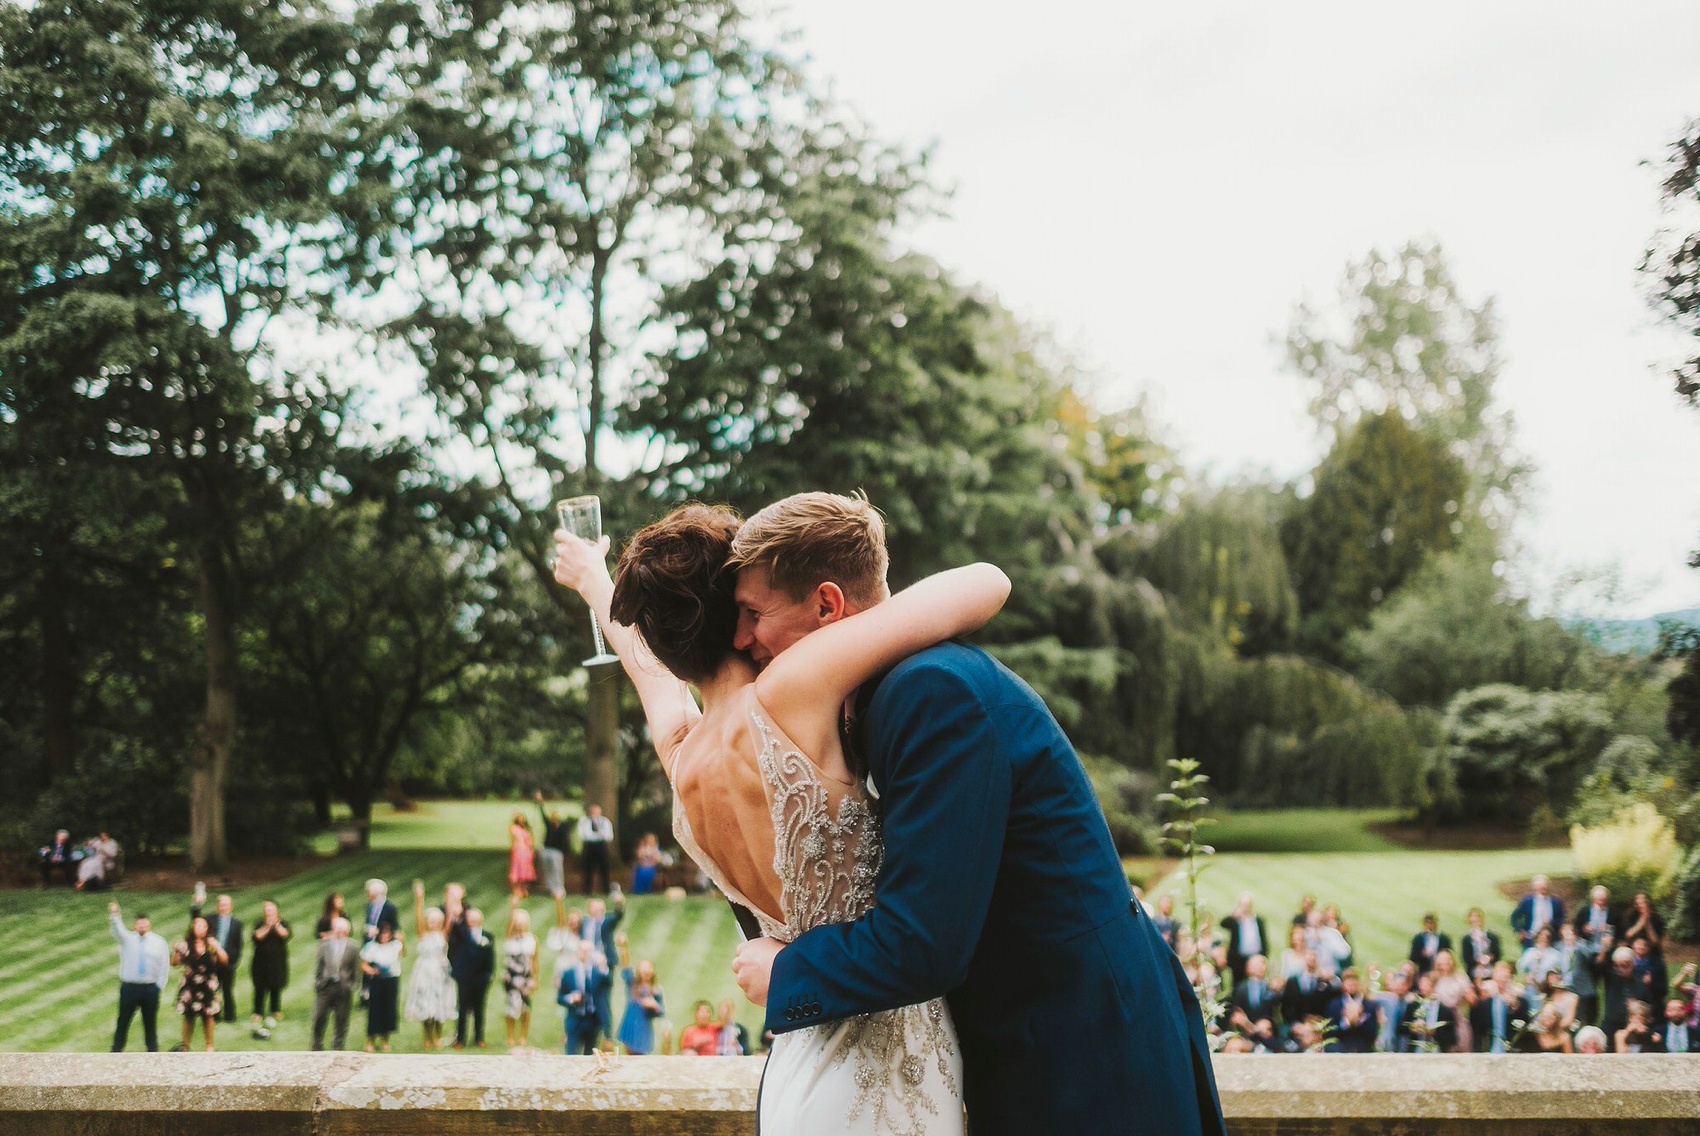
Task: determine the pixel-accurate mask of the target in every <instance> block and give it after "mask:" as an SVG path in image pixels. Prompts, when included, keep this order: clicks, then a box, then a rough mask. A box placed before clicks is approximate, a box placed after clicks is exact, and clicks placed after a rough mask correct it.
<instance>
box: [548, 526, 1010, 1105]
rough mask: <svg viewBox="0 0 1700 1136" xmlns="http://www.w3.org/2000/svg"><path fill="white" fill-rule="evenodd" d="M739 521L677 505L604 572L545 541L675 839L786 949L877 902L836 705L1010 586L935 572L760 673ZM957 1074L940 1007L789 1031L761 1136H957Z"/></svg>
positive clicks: (989, 569)
mask: <svg viewBox="0 0 1700 1136" xmlns="http://www.w3.org/2000/svg"><path fill="white" fill-rule="evenodd" d="M738 528H739V521H738V518H737V517H736V515H734V514H733V513H732V512H731V511H730V510H727V509H724V508H717V507H710V506H704V505H687V506H685V507H683V508H680V509H677V510H675V511H674V512H673V513H671V514H669V515H668V516H667V517H665V518H663V519H662V520H660V521H657V522H656V523H654V524H652V525H650V526H649V527H647V528H645V529H643V530H642V531H640V532H639V533H638V534H637V535H636V536H635V537H634V538H633V539H632V542H631V544H630V545H628V546H627V548H626V550H625V552H624V553H623V554H622V555H621V557H620V561H619V565H618V567H617V569H616V572H615V575H614V576H613V577H610V576H609V574H608V568H607V563H606V559H605V557H606V551H607V541H606V539H604V541H603V542H602V544H601V545H600V546H596V545H592V544H589V543H588V542H586V541H583V540H581V539H579V538H577V537H574V536H571V535H569V534H567V533H564V532H562V533H557V534H556V537H555V542H556V543H555V551H556V561H555V579H556V580H557V581H558V582H560V583H562V584H564V585H566V586H567V587H570V588H573V589H575V590H576V591H578V592H579V593H580V594H581V595H582V596H583V597H584V598H585V600H586V601H587V602H588V603H589V605H590V607H591V608H592V610H594V611H595V612H596V615H597V618H598V619H600V620H602V622H603V625H604V627H605V628H606V629H607V632H608V640H609V643H610V645H611V646H612V647H613V648H614V650H615V651H616V652H617V653H618V654H619V656H620V660H621V662H622V663H623V664H624V665H625V668H626V673H627V674H629V675H630V676H631V679H632V682H633V684H634V685H635V686H636V687H637V691H638V695H639V697H640V698H641V699H642V702H643V708H644V714H645V716H646V717H647V718H648V721H649V730H650V737H651V738H652V739H653V740H654V742H655V748H656V752H657V753H658V754H659V756H660V758H661V766H662V769H663V770H664V771H665V772H666V774H667V778H668V780H669V781H670V782H671V783H672V786H673V795H674V801H673V804H674V807H673V831H674V834H675V835H676V836H677V838H678V840H679V844H680V846H681V847H682V848H684V849H685V851H686V852H687V853H689V854H690V856H691V857H692V859H694V860H695V861H696V862H697V864H698V866H700V867H701V868H702V869H703V871H705V872H707V873H708V875H709V876H710V878H712V879H713V880H714V882H715V883H716V885H718V886H719V887H720V888H721V890H722V891H724V892H725V893H726V895H727V896H728V897H730V898H731V899H732V900H733V901H734V902H737V903H739V904H742V905H743V906H744V907H746V908H748V909H749V910H750V911H752V912H754V914H755V916H756V918H757V919H758V920H759V921H760V923H761V927H762V930H763V932H764V933H765V934H766V935H768V936H771V937H773V938H776V939H779V940H781V941H783V942H790V941H792V940H793V939H795V938H796V937H797V936H798V935H800V934H802V933H803V932H804V931H807V930H809V929H810V928H812V927H817V926H820V925H823V924H827V923H840V922H845V921H848V920H851V919H855V918H856V917H858V916H860V915H861V914H862V913H863V912H865V911H866V910H867V909H868V908H869V907H870V906H871V905H872V903H873V895H874V880H875V878H876V876H877V875H878V873H879V867H880V858H881V843H880V831H879V818H878V814H877V811H876V809H875V803H874V802H873V801H872V800H871V799H870V797H869V794H868V792H867V789H866V788H865V786H864V785H863V784H862V783H861V781H860V780H859V779H858V778H857V776H856V775H855V774H854V773H853V772H852V770H851V767H850V765H849V763H848V761H847V760H846V755H845V752H844V747H843V743H842V733H841V723H842V720H843V712H844V703H845V700H846V699H847V698H848V697H849V696H850V695H851V694H852V693H853V692H854V691H855V690H856V688H857V687H859V686H860V685H861V684H862V683H864V682H866V681H867V680H868V679H870V678H872V677H874V676H875V675H877V674H879V673H880V672H882V671H884V670H887V669H889V668H890V667H892V666H893V665H895V664H896V663H898V662H900V661H901V660H903V659H905V658H907V657H908V656H909V655H912V654H914V653H915V652H916V651H919V650H921V649H922V648H924V647H928V646H931V645H933V644H935V643H939V642H942V641H944V640H946V639H949V638H952V637H955V636H957V635H963V634H966V633H968V632H970V631H974V630H976V629H978V628H979V627H981V626H983V625H984V624H985V623H986V622H987V621H988V620H990V619H991V618H992V616H994V615H996V614H997V612H998V610H999V609H1000V608H1001V607H1002V606H1003V603H1004V600H1005V599H1006V598H1007V597H1008V595H1009V580H1008V578H1007V577H1006V576H1005V575H1004V574H1003V573H1002V572H1001V571H999V570H998V569H997V568H995V567H993V566H992V565H989V564H975V565H970V566H969V567H966V568H957V569H953V570H951V571H948V572H941V573H939V574H938V575H936V576H931V577H929V578H927V579H925V580H923V581H921V582H920V583H918V584H916V585H914V586H913V587H911V588H909V589H907V590H906V591H903V592H901V593H899V594H898V595H896V596H893V597H892V598H891V599H890V600H887V601H886V602H884V603H880V604H878V605H877V606H875V607H873V608H871V609H870V610H867V611H864V612H861V613H859V614H857V615H855V616H853V617H850V618H847V619H843V620H840V621H839V622H836V623H834V624H832V625H831V626H829V627H824V628H822V629H820V630H819V631H816V632H815V633H813V634H811V635H808V636H807V637H805V638H804V639H803V640H802V641H801V642H799V643H797V644H796V645H795V646H794V647H792V648H791V649H789V650H787V651H786V652H785V653H784V654H783V655H781V656H779V657H778V658H776V659H774V661H773V662H772V663H770V664H769V665H768V666H767V667H766V669H764V670H761V671H760V672H759V673H758V671H757V668H756V666H755V664H754V663H753V662H751V661H750V659H749V658H748V657H746V656H745V655H744V654H742V653H741V652H738V651H736V650H734V648H733V646H732V639H733V635H734V632H735V630H736V627H737V619H738V610H737V605H736V603H735V602H734V600H733V588H734V585H735V583H736V579H735V573H734V572H733V571H731V570H729V569H728V567H727V560H728V558H729V556H730V553H731V547H732V539H733V537H735V536H736V535H737V533H738ZM687 683H688V684H689V686H687V685H686V684H687ZM692 686H694V687H695V688H696V690H697V692H698V693H700V694H701V696H702V706H701V708H700V709H699V708H698V706H697V703H696V700H695V698H694V697H693V696H692V694H691V690H690V687H692ZM961 1072H962V1058H961V1052H960V1049H959V1047H958V1045H957V1040H956V1032H955V1029H954V1027H953V1026H952V1024H951V1020H950V1014H949V1011H948V1010H947V1009H946V1007H945V1003H944V1001H943V1000H942V999H939V1000H935V1001H933V1002H929V1003H927V1004H925V1005H921V1006H906V1007H903V1008H901V1009H897V1010H892V1011H888V1012H885V1013H879V1014H870V1015H865V1016H862V1017H857V1018H852V1019H848V1020H845V1021H839V1022H831V1023H827V1024H823V1025H820V1026H816V1027H813V1028H811V1029H806V1030H799V1031H796V1032H794V1033H786V1034H783V1035H781V1036H780V1037H779V1038H778V1039H777V1040H776V1041H775V1043H774V1047H773V1053H772V1056H771V1057H770V1058H769V1060H768V1065H767V1070H766V1073H765V1075H764V1078H763V1085H762V1094H761V1103H760V1113H761V1117H760V1120H761V1126H762V1130H763V1131H765V1132H768V1133H781V1134H784V1133H794V1132H805V1131H806V1132H809V1133H831V1132H843V1133H857V1134H860V1133H868V1134H873V1133H879V1134H882V1136H883V1134H902V1136H910V1134H915V1136H921V1134H926V1136H932V1134H946V1136H960V1134H961V1133H962V1132H963V1131H964V1122H963V1113H962V1089H961Z"/></svg>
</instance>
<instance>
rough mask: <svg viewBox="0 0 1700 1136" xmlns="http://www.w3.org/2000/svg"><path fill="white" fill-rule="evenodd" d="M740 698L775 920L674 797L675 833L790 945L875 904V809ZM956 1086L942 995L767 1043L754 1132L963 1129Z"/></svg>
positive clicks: (936, 1133)
mask: <svg viewBox="0 0 1700 1136" xmlns="http://www.w3.org/2000/svg"><path fill="white" fill-rule="evenodd" d="M747 697H748V698H749V715H750V723H751V737H753V738H754V739H756V742H757V746H758V750H759V752H758V754H757V759H758V762H759V766H760V770H761V775H762V782H763V785H764V787H765V788H766V791H767V799H768V805H769V810H770V812H771V815H772V818H773V831H774V857H773V867H774V870H775V871H776V872H777V873H778V875H779V881H780V885H781V887H780V895H781V903H782V906H783V907H784V911H783V912H782V918H776V917H775V916H774V915H773V914H771V913H769V912H766V911H763V910H761V908H760V907H759V906H757V905H756V904H755V903H752V902H750V901H749V900H748V899H746V898H745V897H744V896H743V895H742V894H740V892H739V891H738V890H737V889H736V888H735V887H733V886H732V885H731V884H730V883H729V881H727V879H726V878H725V874H724V873H723V872H721V870H720V869H719V868H718V867H717V866H716V864H715V861H714V856H713V854H712V853H711V852H709V851H707V850H706V849H704V848H703V847H702V845H701V844H699V842H698V840H697V838H696V834H694V833H693V832H692V831H691V827H690V823H689V821H688V820H687V819H686V816H685V810H684V808H683V807H682V806H681V804H680V803H679V802H678V801H677V800H675V801H674V808H673V832H674V835H675V836H676V837H677V838H678V841H679V845H680V847H682V848H683V849H684V850H685V851H686V853H688V854H689V855H690V857H691V858H692V859H693V860H695V861H696V862H697V864H698V866H700V867H701V868H702V870H703V871H704V872H706V873H707V874H708V876H709V878H710V879H712V880H713V881H714V882H715V884H716V885H717V886H718V887H719V888H720V889H721V890H722V891H723V892H725V893H726V895H727V896H728V897H729V898H730V899H732V900H733V901H734V902H736V903H739V904H741V905H743V906H744V907H746V908H748V909H750V910H751V911H752V912H754V913H755V915H756V918H757V919H758V920H759V921H760V923H761V927H762V931H763V933H764V934H766V935H769V936H771V937H773V938H776V939H779V940H781V941H783V942H787V943H788V942H791V941H792V940H793V939H795V938H797V936H799V935H801V934H802V933H803V932H805V931H807V930H809V929H811V928H814V927H820V926H824V925H826V924H829V923H844V922H848V921H849V920H852V919H855V918H857V917H859V916H861V915H862V914H863V913H864V912H866V911H867V910H868V908H870V907H871V906H873V902H874V880H875V878H876V877H877V876H878V875H879V869H880V859H881V855H882V852H883V845H882V843H881V840H880V824H879V816H878V814H877V813H876V812H875V810H874V809H873V808H872V806H871V803H870V800H869V797H868V794H867V792H866V791H865V790H864V789H863V788H862V787H861V786H859V785H856V784H853V783H848V782H840V781H837V780H836V779H833V778H830V777H827V776H825V775H823V774H822V772H821V771H820V770H819V769H818V768H817V767H816V766H815V764H814V763H813V762H812V761H810V760H809V759H808V758H807V757H806V756H805V755H804V754H803V753H802V752H801V751H799V750H798V748H797V747H796V746H795V745H793V744H792V743H791V742H790V740H789V739H787V738H786V737H785V735H784V734H782V733H781V732H780V731H779V729H778V727H777V726H776V725H774V724H773V723H772V721H771V720H770V719H769V717H768V715H767V713H766V712H765V711H764V710H763V709H762V707H761V705H760V703H758V702H757V701H756V700H755V697H754V693H753V688H752V690H751V692H750V694H749V695H748V696H747ZM704 835H705V836H712V835H713V834H704ZM712 842H713V841H712V839H711V840H710V843H712ZM961 1084H962V1054H961V1049H960V1047H959V1046H958V1044H957V1039H956V1029H955V1027H954V1026H953V1025H952V1023H951V1019H950V1011H949V1009H948V1008H947V1007H946V1006H945V1003H944V1000H943V999H942V998H941V999H936V1000H934V1001H931V1002H927V1003H925V1004H922V1005H917V1006H904V1007H902V1008H901V1009H897V1010H890V1011H887V1012H884V1013H878V1014H863V1015H859V1016H857V1017H854V1018H848V1019H845V1020H843V1021H838V1022H829V1023H826V1024H823V1025H818V1026H812V1027H809V1028H806V1029H801V1030H796V1031H793V1032H791V1033H785V1034H781V1035H779V1037H778V1038H776V1039H775V1041H774V1045H773V1053H772V1056H771V1057H769V1058H768V1063H767V1070H766V1073H765V1075H764V1078H763V1082H762V1095H761V1131H762V1133H763V1134H764V1136H790V1134H791V1133H809V1134H811V1136H813V1134H816V1133H844V1134H846V1136H961V1133H962V1132H963V1131H964V1121H963V1114H962V1089H961Z"/></svg>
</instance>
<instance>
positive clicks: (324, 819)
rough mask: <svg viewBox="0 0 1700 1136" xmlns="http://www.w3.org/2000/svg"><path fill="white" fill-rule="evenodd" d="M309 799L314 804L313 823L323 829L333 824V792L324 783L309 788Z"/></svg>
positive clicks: (315, 783) (314, 784)
mask: <svg viewBox="0 0 1700 1136" xmlns="http://www.w3.org/2000/svg"><path fill="white" fill-rule="evenodd" d="M307 799H308V800H309V801H311V802H312V804H313V823H314V824H317V825H319V826H320V827H321V828H322V827H325V826H327V825H329V824H330V823H331V791H330V787H329V786H327V785H325V784H323V783H322V782H318V781H315V782H314V783H313V784H312V785H309V786H308V787H307Z"/></svg>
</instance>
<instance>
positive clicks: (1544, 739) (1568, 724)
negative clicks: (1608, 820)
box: [1427, 684, 1611, 824]
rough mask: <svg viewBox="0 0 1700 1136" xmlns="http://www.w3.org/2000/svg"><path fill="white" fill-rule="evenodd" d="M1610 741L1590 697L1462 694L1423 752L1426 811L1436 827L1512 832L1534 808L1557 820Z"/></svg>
mask: <svg viewBox="0 0 1700 1136" xmlns="http://www.w3.org/2000/svg"><path fill="white" fill-rule="evenodd" d="M1610 740H1611V716H1610V715H1609V714H1608V713H1607V712H1606V709H1605V706H1604V703H1603V701H1602V700H1601V699H1600V698H1599V697H1598V696H1597V695H1592V694H1584V693H1580V692H1573V691H1546V692H1539V693H1537V692H1532V691H1527V690H1523V689H1522V688H1520V687H1515V686H1508V685H1504V684H1494V685H1490V686H1483V687H1479V688H1477V689H1475V690H1466V691H1463V692H1462V693H1460V694H1458V695H1457V696H1456V697H1455V698H1453V699H1452V701H1451V702H1450V703H1448V705H1447V707H1446V717H1445V720H1444V722H1443V724H1442V742H1441V744H1440V745H1438V746H1435V747H1434V748H1433V749H1432V750H1431V751H1430V762H1431V764H1430V769H1429V774H1428V776H1429V779H1430V790H1431V793H1432V800H1433V804H1432V805H1431V806H1430V808H1429V809H1428V810H1427V811H1428V813H1429V815H1430V816H1431V817H1432V818H1434V819H1437V820H1442V821H1459V820H1489V821H1500V822H1506V823H1512V824H1527V823H1528V822H1529V820H1530V818H1531V817H1532V816H1534V814H1535V812H1536V810H1537V809H1541V808H1547V809H1550V810H1551V811H1552V812H1553V813H1555V814H1557V815H1559V816H1562V815H1564V812H1565V810H1566V809H1568V808H1569V806H1570V803H1571V801H1572V800H1574V798H1575V794H1576V788H1577V785H1578V784H1579V783H1580V782H1581V780H1582V779H1583V778H1584V777H1585V776H1587V774H1588V773H1589V772H1591V771H1592V769H1593V768H1594V764H1595V762H1596V761H1597V760H1598V758H1599V756H1600V754H1601V751H1603V750H1604V749H1605V748H1606V744H1607V743H1608V742H1609V741H1610Z"/></svg>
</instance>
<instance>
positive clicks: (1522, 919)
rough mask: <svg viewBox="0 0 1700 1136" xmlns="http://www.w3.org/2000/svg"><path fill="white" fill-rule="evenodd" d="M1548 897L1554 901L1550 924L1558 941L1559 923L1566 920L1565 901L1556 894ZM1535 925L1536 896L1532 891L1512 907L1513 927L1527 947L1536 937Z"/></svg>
mask: <svg viewBox="0 0 1700 1136" xmlns="http://www.w3.org/2000/svg"><path fill="white" fill-rule="evenodd" d="M1547 899H1548V900H1550V901H1551V902H1552V923H1551V924H1550V928H1551V930H1552V937H1553V941H1554V942H1557V941H1558V928H1559V925H1560V924H1562V923H1563V922H1564V901H1563V900H1562V899H1560V898H1558V896H1556V895H1549V896H1547ZM1534 925H1535V897H1534V895H1533V894H1532V893H1531V894H1529V895H1526V896H1524V897H1523V898H1522V899H1520V900H1518V901H1517V906H1516V907H1514V908H1512V909H1511V929H1512V930H1513V931H1515V932H1517V939H1518V941H1519V942H1521V943H1522V944H1523V945H1524V946H1525V947H1526V946H1528V945H1529V942H1530V941H1532V940H1533V939H1534V934H1533V930H1532V929H1533V927H1534ZM1513 961H1515V960H1513Z"/></svg>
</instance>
